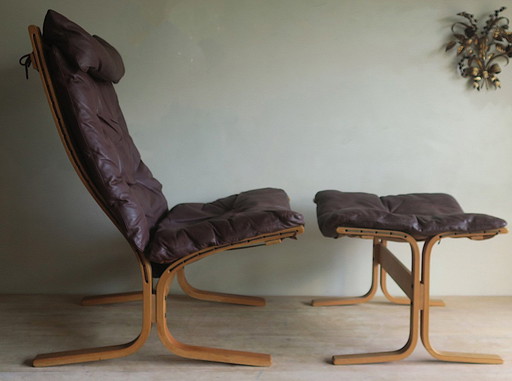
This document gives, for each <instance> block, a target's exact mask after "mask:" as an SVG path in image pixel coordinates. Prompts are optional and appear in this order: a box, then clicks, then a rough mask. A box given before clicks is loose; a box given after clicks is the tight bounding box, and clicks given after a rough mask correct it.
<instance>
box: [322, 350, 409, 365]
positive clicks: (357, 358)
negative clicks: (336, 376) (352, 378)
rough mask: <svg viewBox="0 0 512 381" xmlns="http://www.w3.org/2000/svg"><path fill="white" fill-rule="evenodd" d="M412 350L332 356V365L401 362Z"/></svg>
mask: <svg viewBox="0 0 512 381" xmlns="http://www.w3.org/2000/svg"><path fill="white" fill-rule="evenodd" d="M412 349H414V348H412ZM412 349H411V350H407V351H394V352H375V353H361V354H350V355H336V356H332V363H333V365H357V364H376V363H382V362H391V361H399V360H402V359H404V358H406V357H407V356H409V355H410V354H411V352H412Z"/></svg>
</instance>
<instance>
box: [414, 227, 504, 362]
mask: <svg viewBox="0 0 512 381" xmlns="http://www.w3.org/2000/svg"><path fill="white" fill-rule="evenodd" d="M440 239H441V235H438V236H435V237H433V238H431V239H430V240H428V241H427V242H425V245H424V246H423V264H422V282H423V285H424V300H425V304H424V306H423V310H422V311H421V341H422V342H423V345H424V346H425V348H426V349H427V351H428V353H430V354H431V355H432V356H433V357H434V358H436V359H438V360H441V361H450V362H463V363H474V364H503V359H502V358H501V357H500V356H498V355H492V354H478V353H464V352H446V351H438V350H436V349H434V348H433V346H432V344H431V343H430V333H429V324H430V308H429V307H430V306H429V303H427V302H426V301H428V300H429V296H430V261H431V256H432V248H433V247H434V244H435V243H436V242H437V241H439V240H440Z"/></svg>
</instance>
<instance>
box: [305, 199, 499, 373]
mask: <svg viewBox="0 0 512 381" xmlns="http://www.w3.org/2000/svg"><path fill="white" fill-rule="evenodd" d="M315 202H316V204H317V217H318V226H319V228H320V231H321V232H322V234H323V235H324V236H326V237H332V238H338V237H356V238H365V239H370V240H372V241H373V264H372V285H371V287H370V290H369V291H368V292H367V293H366V294H365V295H363V296H361V297H356V298H337V299H323V300H322V299H321V300H314V301H313V306H336V305H349V304H357V303H364V302H366V301H368V300H370V299H371V298H373V296H374V295H375V292H376V291H377V280H378V277H379V272H378V269H379V267H380V284H381V288H382V291H383V293H384V295H385V296H386V297H387V298H388V299H389V300H390V301H391V302H393V303H398V304H409V305H410V324H409V338H408V340H407V342H406V344H405V345H404V346H403V347H402V348H400V349H398V350H394V351H389V352H377V353H363V354H344V355H337V356H333V363H334V364H336V365H337V364H340V365H347V364H368V363H376V362H386V361H395V360H400V359H403V358H405V357H407V356H409V355H410V354H411V353H412V352H413V350H414V348H415V346H416V343H417V341H418V335H420V334H421V340H422V342H423V345H424V346H425V348H426V349H427V351H428V352H429V353H430V354H431V355H432V356H433V357H434V358H436V359H438V360H442V361H451V362H466V363H480V364H501V363H502V362H503V360H502V359H501V358H500V357H499V356H496V355H486V354H475V353H460V352H446V351H437V350H436V349H434V348H433V347H432V344H431V342H430V337H429V314H430V306H431V305H438V306H439V305H444V303H442V301H435V300H430V258H431V254H432V248H433V247H434V245H435V244H436V243H438V242H439V241H441V240H442V239H444V238H469V239H473V240H483V239H488V238H492V237H495V236H496V235H498V234H501V233H506V232H507V229H506V228H505V226H506V222H505V221H504V220H502V219H500V218H496V217H492V216H489V215H485V214H475V213H464V212H463V210H462V208H461V207H460V205H459V203H458V202H457V201H456V200H455V199H454V198H453V197H452V196H450V195H447V194H441V193H419V194H405V195H397V196H386V197H378V196H376V195H374V194H368V193H361V192H340V191H337V190H325V191H321V192H318V193H317V194H316V196H315ZM388 242H402V243H406V244H408V245H409V247H410V249H411V258H412V259H411V268H410V270H409V269H408V268H407V267H406V266H405V265H404V264H402V262H401V261H400V260H399V259H398V258H397V257H396V256H395V255H394V254H393V253H392V252H391V251H390V250H389V249H388V247H387V243H388ZM420 242H424V244H423V250H421V251H420V248H419V245H418V244H419V243H420ZM420 271H421V276H420ZM386 274H389V275H390V276H391V278H392V279H393V280H394V281H395V282H396V283H397V284H398V286H400V288H401V289H402V291H403V292H404V293H405V295H406V296H407V298H396V297H393V296H392V295H390V293H389V292H388V290H387V287H386Z"/></svg>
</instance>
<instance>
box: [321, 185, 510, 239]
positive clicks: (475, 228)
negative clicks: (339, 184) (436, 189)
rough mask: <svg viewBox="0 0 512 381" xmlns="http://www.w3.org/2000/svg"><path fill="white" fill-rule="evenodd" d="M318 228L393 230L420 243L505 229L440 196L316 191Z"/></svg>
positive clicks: (328, 231)
mask: <svg viewBox="0 0 512 381" xmlns="http://www.w3.org/2000/svg"><path fill="white" fill-rule="evenodd" d="M315 203H316V204H317V218H318V226H319V228H320V231H321V232H322V234H323V235H324V236H326V237H337V236H338V233H337V232H336V229H337V228H338V227H356V228H368V229H382V230H394V231H400V232H404V233H408V234H410V235H412V236H413V237H414V238H415V239H417V240H422V239H425V238H428V237H432V236H434V235H437V234H440V233H445V232H458V233H459V232H460V233H472V232H479V231H484V230H491V229H499V228H502V227H504V226H506V224H507V223H506V222H505V221H504V220H502V219H500V218H496V217H492V216H489V215H485V214H475V213H464V211H463V210H462V208H461V207H460V205H459V203H458V202H457V201H456V200H455V199H454V198H453V197H452V196H450V195H448V194H443V193H415V194H404V195H397V196H385V197H379V196H377V195H374V194H369V193H361V192H340V191H337V190H325V191H320V192H318V193H317V194H316V196H315Z"/></svg>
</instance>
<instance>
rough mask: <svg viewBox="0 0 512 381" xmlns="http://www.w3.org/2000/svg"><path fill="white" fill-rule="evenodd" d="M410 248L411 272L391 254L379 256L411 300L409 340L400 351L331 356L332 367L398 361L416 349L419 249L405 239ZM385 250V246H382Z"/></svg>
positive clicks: (412, 241) (417, 333) (412, 242)
mask: <svg viewBox="0 0 512 381" xmlns="http://www.w3.org/2000/svg"><path fill="white" fill-rule="evenodd" d="M405 241H407V242H408V243H409V245H410V247H411V256H412V261H411V270H410V271H409V270H408V269H406V268H405V266H403V265H402V263H401V262H400V261H398V259H396V258H395V257H394V256H393V255H392V254H391V252H389V254H386V256H385V257H384V254H382V253H381V254H380V261H381V265H382V266H387V267H388V268H389V269H391V270H393V273H394V274H395V275H396V278H395V279H399V282H400V284H401V287H403V288H404V291H407V295H408V296H409V297H410V298H411V301H412V302H411V303H410V315H409V338H408V340H407V343H406V344H405V345H404V346H403V347H402V348H400V349H398V350H395V351H389V352H374V353H363V354H348V355H337V356H333V358H332V361H333V364H334V365H351V364H371V363H380V362H388V361H398V360H401V359H404V358H406V357H408V356H409V355H410V354H411V353H412V352H413V351H414V348H415V347H416V344H417V342H418V336H419V311H420V306H421V303H420V300H421V293H420V281H419V270H420V267H419V266H420V257H419V248H418V245H417V243H416V241H414V239H413V238H412V237H410V236H407V238H405ZM382 248H384V249H385V244H383V245H382ZM392 276H393V275H392Z"/></svg>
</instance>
